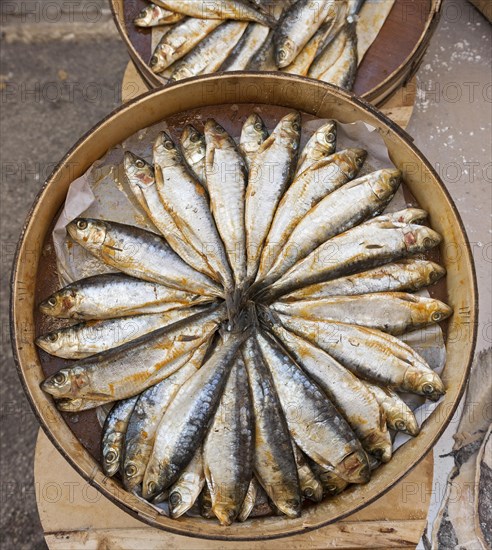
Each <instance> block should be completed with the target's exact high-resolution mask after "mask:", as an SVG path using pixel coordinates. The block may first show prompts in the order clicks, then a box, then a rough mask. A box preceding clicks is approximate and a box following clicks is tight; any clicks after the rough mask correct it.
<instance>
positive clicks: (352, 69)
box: [308, 21, 358, 90]
mask: <svg viewBox="0 0 492 550" xmlns="http://www.w3.org/2000/svg"><path fill="white" fill-rule="evenodd" d="M357 63H358V57H357V33H356V22H355V21H352V22H347V23H346V25H344V27H343V28H342V29H341V31H340V32H339V33H338V35H337V36H336V38H334V40H333V41H332V42H330V43H329V44H328V45H327V46H326V48H325V49H324V50H323V51H322V53H321V54H320V55H319V56H318V57H317V58H316V60H315V61H314V63H313V64H312V65H311V68H310V69H309V72H308V76H309V77H311V78H316V79H318V80H322V81H324V82H329V83H330V84H333V85H335V86H338V87H340V88H344V89H347V90H351V89H352V87H353V85H354V81H355V75H356V72H357Z"/></svg>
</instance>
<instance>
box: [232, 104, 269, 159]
mask: <svg viewBox="0 0 492 550" xmlns="http://www.w3.org/2000/svg"><path fill="white" fill-rule="evenodd" d="M267 137H268V130H267V128H266V126H265V123H264V122H263V120H262V118H261V117H260V115H258V114H256V113H253V114H251V115H249V117H248V118H247V119H246V122H245V123H244V124H243V127H242V130H241V138H240V140H239V150H240V151H241V153H242V154H243V157H244V160H245V161H246V164H247V166H248V169H249V167H250V166H251V162H252V161H253V158H254V156H255V155H256V153H257V152H258V150H259V149H260V147H261V145H262V143H263V142H264V141H265V140H266V139H267Z"/></svg>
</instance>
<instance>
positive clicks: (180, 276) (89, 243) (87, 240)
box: [67, 218, 222, 296]
mask: <svg viewBox="0 0 492 550" xmlns="http://www.w3.org/2000/svg"><path fill="white" fill-rule="evenodd" d="M67 231H68V233H69V234H70V236H71V237H72V239H73V240H74V241H75V242H77V243H78V244H80V245H82V246H83V247H84V248H85V249H86V250H88V251H89V252H90V253H91V254H93V255H94V256H96V257H97V258H99V259H100V260H102V261H103V262H104V263H105V264H107V265H109V266H111V267H115V268H116V269H119V270H120V271H123V273H126V274H127V275H132V276H134V277H137V278H140V279H144V280H146V281H150V282H153V283H160V284H164V285H168V286H170V287H172V288H176V289H178V290H187V291H190V292H196V293H198V294H211V295H215V296H221V295H222V291H221V289H220V287H219V286H218V285H217V283H215V282H214V281H212V280H211V279H209V278H208V277H207V276H205V275H203V274H202V273H200V272H198V271H196V270H194V269H193V268H192V267H190V266H189V265H188V264H187V263H185V262H184V261H183V260H182V259H181V258H180V257H179V256H178V255H177V254H176V253H175V252H174V251H173V250H172V249H171V247H170V246H169V245H168V244H167V242H166V241H165V240H164V239H163V238H162V237H159V236H158V235H155V234H154V233H150V232H149V231H145V230H143V229H139V228H138V227H133V226H131V225H123V224H120V223H116V222H109V221H103V220H92V219H88V218H77V219H76V220H74V221H72V222H70V223H69V224H68V226H67Z"/></svg>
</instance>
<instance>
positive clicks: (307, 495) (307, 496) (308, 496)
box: [304, 487, 314, 498]
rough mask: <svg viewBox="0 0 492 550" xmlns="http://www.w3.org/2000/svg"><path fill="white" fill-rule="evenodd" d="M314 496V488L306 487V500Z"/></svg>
mask: <svg viewBox="0 0 492 550" xmlns="http://www.w3.org/2000/svg"><path fill="white" fill-rule="evenodd" d="M313 495H314V491H313V489H312V487H306V488H305V489H304V496H305V497H306V498H311V497H312V496H313Z"/></svg>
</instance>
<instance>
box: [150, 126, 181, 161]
mask: <svg viewBox="0 0 492 550" xmlns="http://www.w3.org/2000/svg"><path fill="white" fill-rule="evenodd" d="M153 151H154V163H155V164H158V165H159V166H160V168H166V167H169V166H176V165H177V164H179V163H180V162H181V155H180V153H179V151H178V148H177V147H176V144H175V143H174V141H173V140H172V139H171V136H170V135H169V134H168V133H167V132H160V133H159V135H158V136H157V138H156V140H155V142H154V147H153Z"/></svg>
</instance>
